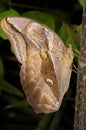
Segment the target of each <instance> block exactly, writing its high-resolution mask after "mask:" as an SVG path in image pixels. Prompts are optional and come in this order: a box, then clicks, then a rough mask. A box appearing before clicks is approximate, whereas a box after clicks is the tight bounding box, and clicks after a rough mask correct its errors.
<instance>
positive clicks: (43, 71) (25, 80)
mask: <svg viewBox="0 0 86 130" xmlns="http://www.w3.org/2000/svg"><path fill="white" fill-rule="evenodd" d="M1 27H2V29H3V30H4V32H5V33H6V34H7V36H8V39H9V40H10V42H11V45H12V47H13V49H14V53H15V55H16V58H17V59H18V61H19V62H20V63H21V70H20V78H21V83H22V86H23V89H24V92H25V94H26V98H27V100H28V102H29V104H30V105H31V106H32V108H33V109H34V111H35V112H37V113H50V112H55V111H57V110H58V109H59V107H60V105H61V102H62V99H63V96H64V94H65V93H66V91H67V90H68V87H69V82H70V77H71V71H72V70H71V66H72V62H73V51H72V47H71V46H68V47H66V46H65V45H64V43H63V42H62V40H61V39H60V37H59V36H58V35H57V34H56V33H55V32H53V31H52V30H51V29H49V28H48V27H46V26H45V25H43V24H40V23H38V22H37V21H35V20H32V19H27V18H22V17H8V18H6V19H3V20H2V21H1Z"/></svg>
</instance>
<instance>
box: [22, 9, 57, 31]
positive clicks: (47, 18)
mask: <svg viewBox="0 0 86 130" xmlns="http://www.w3.org/2000/svg"><path fill="white" fill-rule="evenodd" d="M22 16H24V17H28V18H32V19H35V20H37V21H39V22H41V23H44V24H45V25H46V26H48V27H50V28H51V29H53V30H55V19H54V17H53V15H51V14H47V13H43V12H40V11H29V12H26V13H24V14H22Z"/></svg>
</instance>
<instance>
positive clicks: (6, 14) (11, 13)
mask: <svg viewBox="0 0 86 130" xmlns="http://www.w3.org/2000/svg"><path fill="white" fill-rule="evenodd" d="M9 16H19V13H18V12H17V11H16V10H13V9H10V10H7V11H4V12H3V13H1V14H0V21H1V20H2V19H3V18H5V17H9ZM0 37H2V38H3V39H5V40H6V39H8V38H7V36H6V35H5V33H4V32H3V30H2V29H1V28H0Z"/></svg>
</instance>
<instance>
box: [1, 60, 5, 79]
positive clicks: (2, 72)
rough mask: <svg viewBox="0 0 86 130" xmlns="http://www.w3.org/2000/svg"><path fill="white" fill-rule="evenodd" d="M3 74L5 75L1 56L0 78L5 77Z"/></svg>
mask: <svg viewBox="0 0 86 130" xmlns="http://www.w3.org/2000/svg"><path fill="white" fill-rule="evenodd" d="M3 76H4V67H3V62H2V59H1V58H0V78H3Z"/></svg>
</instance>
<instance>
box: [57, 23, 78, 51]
mask: <svg viewBox="0 0 86 130" xmlns="http://www.w3.org/2000/svg"><path fill="white" fill-rule="evenodd" d="M58 34H59V35H60V37H61V38H62V39H63V41H64V42H65V44H71V45H72V46H73V48H74V49H76V50H78V49H79V44H78V42H80V38H79V37H78V39H77V34H76V33H75V32H74V31H73V30H72V29H71V28H70V27H69V26H68V25H66V24H65V23H63V25H62V27H61V28H60V30H59V32H58Z"/></svg>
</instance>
